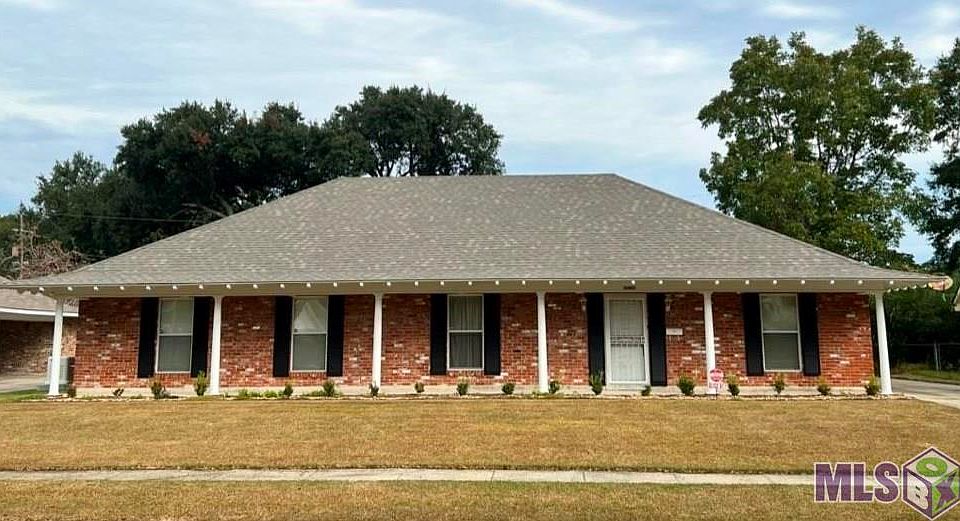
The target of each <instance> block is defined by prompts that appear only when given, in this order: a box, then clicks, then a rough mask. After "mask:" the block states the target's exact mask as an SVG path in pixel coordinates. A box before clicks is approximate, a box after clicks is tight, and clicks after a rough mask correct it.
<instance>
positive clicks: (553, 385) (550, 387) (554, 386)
mask: <svg viewBox="0 0 960 521" xmlns="http://www.w3.org/2000/svg"><path fill="white" fill-rule="evenodd" d="M547 392H548V393H550V394H557V393H558V392H560V382H559V381H557V380H550V383H549V384H547Z"/></svg>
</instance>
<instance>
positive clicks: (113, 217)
mask: <svg viewBox="0 0 960 521" xmlns="http://www.w3.org/2000/svg"><path fill="white" fill-rule="evenodd" d="M44 217H70V218H74V219H103V220H108V221H142V222H161V223H198V221H196V220H194V219H164V218H161V217H133V216H123V215H90V214H76V213H49V214H45V215H44Z"/></svg>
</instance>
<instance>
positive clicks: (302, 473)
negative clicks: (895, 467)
mask: <svg viewBox="0 0 960 521" xmlns="http://www.w3.org/2000/svg"><path fill="white" fill-rule="evenodd" d="M0 481H350V482H356V481H499V482H526V483H634V484H643V483H646V484H661V485H663V484H666V485H807V486H809V485H812V484H813V476H811V475H791V474H682V473H675V472H603V471H580V470H569V471H567V470H559V471H539V470H447V469H326V470H293V469H289V470H271V469H264V470H255V469H236V470H84V471H28V472H16V471H0Z"/></svg>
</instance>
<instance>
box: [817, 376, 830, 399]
mask: <svg viewBox="0 0 960 521" xmlns="http://www.w3.org/2000/svg"><path fill="white" fill-rule="evenodd" d="M817 392H818V393H820V395H821V396H830V384H828V383H827V381H826V380H824V379H823V377H821V378H820V379H819V380H817Z"/></svg>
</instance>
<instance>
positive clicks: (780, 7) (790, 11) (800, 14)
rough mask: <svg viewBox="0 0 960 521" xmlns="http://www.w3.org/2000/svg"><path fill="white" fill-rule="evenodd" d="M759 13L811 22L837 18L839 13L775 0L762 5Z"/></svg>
mask: <svg viewBox="0 0 960 521" xmlns="http://www.w3.org/2000/svg"><path fill="white" fill-rule="evenodd" d="M761 12H762V13H763V14H764V15H767V16H770V17H773V18H784V19H788V20H813V19H826V18H838V17H840V16H841V12H840V10H839V9H837V8H836V7H832V6H826V5H818V4H805V3H799V2H795V1H791V0H777V1H775V2H769V3H766V4H764V6H763V8H762V9H761Z"/></svg>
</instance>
